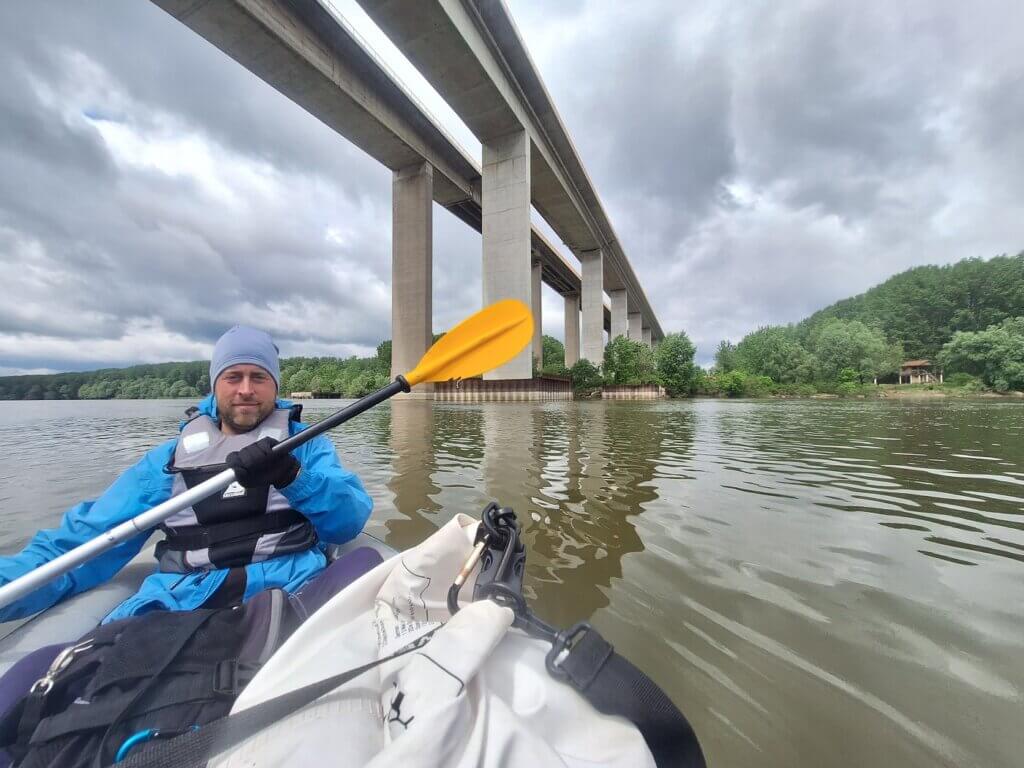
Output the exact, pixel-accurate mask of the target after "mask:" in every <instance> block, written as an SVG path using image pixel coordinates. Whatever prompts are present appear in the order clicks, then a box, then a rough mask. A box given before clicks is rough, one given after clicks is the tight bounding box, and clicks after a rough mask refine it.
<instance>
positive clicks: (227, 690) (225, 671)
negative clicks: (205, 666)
mask: <svg viewBox="0 0 1024 768" xmlns="http://www.w3.org/2000/svg"><path fill="white" fill-rule="evenodd" d="M259 669H260V665H259V664H255V663H253V662H248V661H239V660H238V659H225V660H224V661H218V662H217V666H216V667H215V668H214V670H213V692H214V693H215V694H217V695H218V696H238V694H240V693H241V692H242V690H243V689H244V688H245V686H247V685H248V684H249V683H250V682H251V681H252V679H253V678H254V677H256V673H257V672H259Z"/></svg>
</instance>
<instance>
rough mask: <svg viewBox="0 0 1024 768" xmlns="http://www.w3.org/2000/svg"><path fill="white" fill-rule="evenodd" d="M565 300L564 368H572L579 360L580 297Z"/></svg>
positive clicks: (570, 297)
mask: <svg viewBox="0 0 1024 768" xmlns="http://www.w3.org/2000/svg"><path fill="white" fill-rule="evenodd" d="M564 298H565V367H566V368H572V367H573V366H574V365H576V363H577V362H578V361H579V359H580V295H579V294H578V293H569V294H566V296H565V297H564Z"/></svg>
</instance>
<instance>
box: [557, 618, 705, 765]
mask: <svg viewBox="0 0 1024 768" xmlns="http://www.w3.org/2000/svg"><path fill="white" fill-rule="evenodd" d="M557 669H558V670H559V671H560V672H561V673H562V674H563V675H564V682H566V683H568V684H569V685H571V686H572V687H573V688H575V689H576V690H577V691H578V692H579V693H580V695H581V696H583V698H585V699H586V700H587V701H589V702H590V703H591V704H593V706H594V709H596V710H597V711H598V712H601V713H603V714H606V715H619V716H620V717H624V718H626V719H627V720H629V721H630V722H631V723H633V724H634V725H636V727H637V728H638V729H639V731H640V733H641V734H642V735H643V737H644V741H646V742H647V747H648V749H650V750H651V754H652V755H653V756H654V762H655V763H656V764H657V765H658V768H668V767H669V766H672V768H677V767H678V768H705V766H706V763H705V761H704V753H703V752H702V751H701V748H700V742H698V741H697V736H696V734H695V733H694V732H693V727H692V726H691V725H690V723H689V722H688V721H687V719H686V718H685V717H684V716H683V713H682V712H680V711H679V709H678V707H676V705H675V704H673V703H672V700H671V699H670V698H669V697H668V696H667V695H666V694H665V692H664V691H663V690H661V688H659V687H658V686H657V685H656V684H655V683H654V681H653V680H651V678H649V677H648V676H647V675H645V674H644V673H643V672H641V671H640V670H639V669H637V668H636V667H634V666H633V665H632V664H631V663H629V661H627V660H626V659H625V658H623V657H622V656H620V655H619V654H618V653H616V652H615V649H614V648H613V647H612V645H611V643H609V642H608V641H607V640H605V639H604V638H603V637H601V635H600V633H598V631H597V630H596V629H594V628H592V627H591V628H589V629H588V630H587V631H586V632H585V633H584V634H583V636H582V637H581V638H580V639H579V640H577V641H576V643H575V645H573V646H572V648H571V649H570V650H569V654H568V655H567V656H566V657H565V658H563V659H562V660H561V662H560V663H559V664H558V666H557Z"/></svg>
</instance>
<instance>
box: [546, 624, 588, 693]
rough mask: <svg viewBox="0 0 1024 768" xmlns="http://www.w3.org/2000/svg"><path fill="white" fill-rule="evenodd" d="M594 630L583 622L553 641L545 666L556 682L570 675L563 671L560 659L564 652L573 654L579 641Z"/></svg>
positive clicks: (574, 625)
mask: <svg viewBox="0 0 1024 768" xmlns="http://www.w3.org/2000/svg"><path fill="white" fill-rule="evenodd" d="M592 629H593V627H592V626H591V625H590V622H588V621H581V622H578V623H577V624H573V625H572V626H571V627H569V629H563V630H562V631H561V632H559V633H558V634H557V635H555V639H554V640H552V641H551V650H550V651H548V655H547V656H546V657H545V658H544V666H546V667H547V668H548V674H549V675H551V676H552V677H553V678H555V679H556V680H563V681H564V680H566V679H568V677H569V674H568V673H567V672H566V671H565V670H564V669H562V662H561V660H560V659H559V658H558V657H559V656H561V655H562V652H563V651H569V652H570V653H571V652H572V649H573V647H575V645H576V643H577V642H579V639H580V638H581V637H583V635H585V634H586V633H587V632H589V631H590V630H592Z"/></svg>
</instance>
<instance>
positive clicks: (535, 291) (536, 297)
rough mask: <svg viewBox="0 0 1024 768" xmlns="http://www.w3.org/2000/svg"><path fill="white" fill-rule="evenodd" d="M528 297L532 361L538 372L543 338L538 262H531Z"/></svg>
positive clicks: (542, 353)
mask: <svg viewBox="0 0 1024 768" xmlns="http://www.w3.org/2000/svg"><path fill="white" fill-rule="evenodd" d="M530 278H531V282H530V285H531V288H530V295H531V297H532V298H533V305H532V309H533V359H534V361H535V362H536V363H537V369H538V370H539V369H540V368H542V367H543V366H544V338H543V331H542V329H541V320H542V311H543V306H542V304H541V290H542V284H541V266H540V262H539V261H535V262H533V268H532V270H531V275H530Z"/></svg>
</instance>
